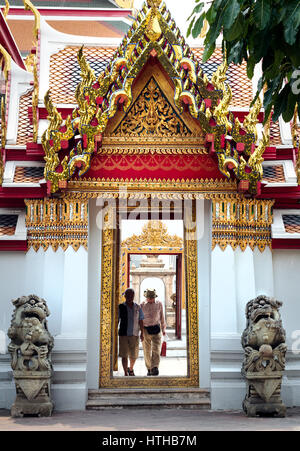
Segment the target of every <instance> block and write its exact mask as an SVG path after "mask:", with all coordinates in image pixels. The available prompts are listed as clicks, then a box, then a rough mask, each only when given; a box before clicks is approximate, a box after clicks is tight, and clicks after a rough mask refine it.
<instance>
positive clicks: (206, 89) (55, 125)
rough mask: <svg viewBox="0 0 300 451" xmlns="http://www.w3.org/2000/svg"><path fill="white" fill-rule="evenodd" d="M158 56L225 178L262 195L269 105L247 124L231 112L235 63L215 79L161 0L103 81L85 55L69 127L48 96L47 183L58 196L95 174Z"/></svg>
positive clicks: (151, 0)
mask: <svg viewBox="0 0 300 451" xmlns="http://www.w3.org/2000/svg"><path fill="white" fill-rule="evenodd" d="M151 57H152V58H157V59H158V61H159V62H160V64H161V66H162V67H163V68H164V70H165V71H166V73H167V74H168V75H169V77H170V78H171V80H172V82H173V85H174V103H175V105H176V106H177V108H178V109H179V111H181V112H183V111H184V110H185V109H188V111H189V112H190V114H191V116H192V117H194V118H195V119H196V120H198V121H199V124H200V125H201V128H202V129H203V131H204V132H205V134H206V137H207V142H208V146H209V148H210V150H209V151H210V153H212V154H215V155H216V157H217V160H218V165H219V169H220V171H221V173H222V174H223V175H225V176H226V177H227V178H232V177H236V179H237V180H238V181H243V182H244V184H245V186H246V189H245V191H247V192H249V193H250V194H251V195H255V194H256V193H257V189H258V183H259V182H260V180H261V178H262V165H261V163H262V161H263V158H262V155H263V152H264V150H265V147H266V146H267V145H268V134H264V135H263V137H262V139H261V140H260V142H259V144H258V146H256V142H257V132H256V124H257V122H258V119H257V117H258V114H259V112H260V109H261V101H260V99H258V100H257V101H256V102H255V103H254V105H253V107H252V108H251V110H250V112H249V114H248V116H247V117H246V118H245V120H244V123H243V124H241V123H240V122H239V120H238V119H236V118H234V115H233V113H231V112H229V106H230V102H231V99H232V92H231V89H230V87H229V85H228V84H227V83H226V71H227V64H226V63H225V62H224V63H223V64H222V65H220V66H219V68H218V69H217V71H216V72H215V73H214V74H213V76H212V78H211V80H210V81H209V80H208V78H207V77H206V76H205V74H203V70H202V68H201V64H200V62H199V61H198V60H197V59H196V57H195V56H194V54H193V52H192V50H191V49H190V47H189V46H188V45H187V43H186V42H185V39H184V38H183V36H182V35H181V33H180V30H179V29H178V28H177V26H176V24H175V22H174V21H173V20H172V18H171V15H170V12H169V11H168V10H167V8H166V5H165V3H164V2H162V1H161V0H147V2H146V3H144V5H143V7H142V9H141V10H140V11H139V13H138V14H137V18H136V20H135V21H134V22H133V24H132V26H131V28H130V29H129V31H128V33H127V35H126V36H125V37H124V38H123V40H122V42H121V45H120V46H119V48H118V49H117V50H116V52H115V53H114V55H113V56H112V58H111V60H110V62H109V64H108V65H107V66H106V68H105V70H104V71H103V72H102V73H101V74H100V76H98V77H97V76H96V75H95V73H94V71H93V70H92V69H91V68H90V66H89V64H88V63H87V61H86V59H85V57H84V51H83V48H81V49H80V51H79V52H78V62H79V65H80V68H81V77H82V80H81V82H80V83H79V85H78V86H77V89H76V95H75V97H76V101H77V105H78V106H77V107H76V108H75V109H74V111H73V113H72V115H71V116H69V117H68V118H67V119H66V120H65V121H64V120H63V119H62V117H61V115H60V114H59V113H58V111H57V109H56V108H55V106H54V105H53V103H52V101H51V97H50V93H49V92H48V93H47V94H46V96H45V106H46V108H47V110H48V112H49V120H50V123H49V126H48V129H47V130H46V131H45V133H44V135H43V137H42V143H43V147H44V150H45V160H46V166H45V178H46V180H47V181H49V182H50V184H51V192H52V193H55V192H57V191H58V190H59V188H62V187H65V186H66V182H67V181H68V180H70V179H71V178H72V176H73V175H75V173H76V175H78V176H79V177H81V176H83V175H84V174H85V173H86V172H87V171H88V169H89V168H90V164H91V158H92V156H93V154H94V152H95V151H97V145H98V144H97V143H99V142H101V140H102V136H103V133H104V131H105V129H106V126H107V123H108V121H109V119H110V118H112V117H113V116H114V115H115V113H116V112H117V110H118V108H120V106H122V108H123V111H124V112H127V111H128V109H129V108H130V106H131V105H132V102H133V97H132V85H133V82H134V80H135V79H136V77H137V76H138V74H139V73H140V71H141V69H142V68H143V67H144V66H145V64H146V63H147V61H148V60H149V59H150V58H151ZM62 155H64V156H63V157H62ZM77 171H78V172H77Z"/></svg>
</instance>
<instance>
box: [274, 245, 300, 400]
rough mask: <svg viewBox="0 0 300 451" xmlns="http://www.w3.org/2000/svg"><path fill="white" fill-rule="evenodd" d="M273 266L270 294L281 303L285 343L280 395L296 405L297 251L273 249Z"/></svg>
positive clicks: (299, 395)
mask: <svg viewBox="0 0 300 451" xmlns="http://www.w3.org/2000/svg"><path fill="white" fill-rule="evenodd" d="M273 268H274V296H275V298H276V299H278V300H279V301H281V302H282V303H283V305H282V308H281V316H282V322H283V327H284V329H285V331H286V342H287V345H288V352H287V359H286V360H287V361H286V371H285V374H286V376H285V378H284V383H283V394H284V398H286V402H289V405H291V406H300V289H299V280H300V275H299V274H300V250H299V249H291V250H277V249H276V250H274V251H273ZM284 401H285V399H284Z"/></svg>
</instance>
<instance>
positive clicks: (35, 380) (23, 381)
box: [11, 371, 54, 417]
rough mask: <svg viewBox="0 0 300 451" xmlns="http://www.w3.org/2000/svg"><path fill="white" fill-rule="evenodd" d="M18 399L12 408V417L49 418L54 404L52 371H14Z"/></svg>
mask: <svg viewBox="0 0 300 451" xmlns="http://www.w3.org/2000/svg"><path fill="white" fill-rule="evenodd" d="M13 374H14V379H15V383H16V391H17V397H16V400H15V402H14V404H13V405H12V408H11V416H12V417H23V416H24V415H36V416H43V417H49V416H51V415H52V412H53V408H54V404H53V402H52V401H51V398H50V376H51V372H50V371H36V372H35V371H28V372H23V371H14V373H13Z"/></svg>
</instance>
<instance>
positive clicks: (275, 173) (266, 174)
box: [263, 164, 286, 183]
mask: <svg viewBox="0 0 300 451" xmlns="http://www.w3.org/2000/svg"><path fill="white" fill-rule="evenodd" d="M263 180H264V181H265V182H268V183H284V182H285V181H286V180H285V175H284V168H283V165H282V164H274V166H263Z"/></svg>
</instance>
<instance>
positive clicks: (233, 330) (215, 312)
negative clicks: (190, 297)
mask: <svg viewBox="0 0 300 451" xmlns="http://www.w3.org/2000/svg"><path fill="white" fill-rule="evenodd" d="M211 271H212V276H211V277H212V283H211V293H212V294H211V327H212V335H211V403H212V408H213V409H241V406H242V401H243V399H244V397H245V390H246V384H245V381H244V379H243V378H242V375H241V367H242V362H243V355H244V353H243V348H242V345H241V335H242V333H243V330H244V329H245V326H246V316H245V306H246V304H247V302H248V301H250V300H251V299H253V298H255V297H256V296H258V295H259V294H267V295H272V294H273V293H272V292H273V268H272V254H271V251H270V249H269V248H266V249H265V250H264V252H262V253H261V252H260V251H259V250H258V249H254V251H252V250H251V248H250V247H249V246H247V247H246V249H245V250H244V251H242V250H241V248H239V247H238V248H236V249H235V250H233V249H232V248H231V246H227V247H226V249H225V250H224V251H222V250H221V248H220V247H219V246H218V245H217V246H216V247H215V249H214V250H213V251H212V266H211Z"/></svg>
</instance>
